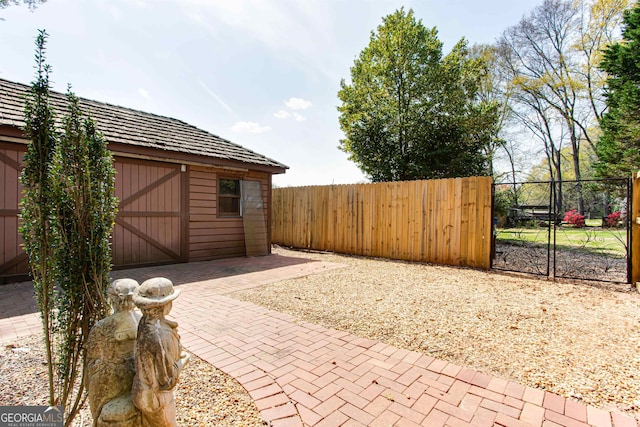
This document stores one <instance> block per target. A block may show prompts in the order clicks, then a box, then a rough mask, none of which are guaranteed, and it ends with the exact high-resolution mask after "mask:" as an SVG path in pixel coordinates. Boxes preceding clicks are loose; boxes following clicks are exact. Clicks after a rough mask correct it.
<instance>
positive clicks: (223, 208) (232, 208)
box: [218, 179, 241, 216]
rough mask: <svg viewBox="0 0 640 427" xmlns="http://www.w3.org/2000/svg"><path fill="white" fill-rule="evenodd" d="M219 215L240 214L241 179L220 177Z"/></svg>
mask: <svg viewBox="0 0 640 427" xmlns="http://www.w3.org/2000/svg"><path fill="white" fill-rule="evenodd" d="M218 215H220V216H240V215H241V213H240V180H239V179H220V180H219V189H218Z"/></svg>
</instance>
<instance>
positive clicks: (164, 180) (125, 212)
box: [113, 159, 185, 266]
mask: <svg viewBox="0 0 640 427" xmlns="http://www.w3.org/2000/svg"><path fill="white" fill-rule="evenodd" d="M115 166H116V171H117V175H116V195H117V196H118V199H119V200H120V206H119V211H118V216H117V218H116V226H115V228H114V232H113V261H114V264H115V265H116V266H133V265H144V264H161V263H175V262H180V261H184V260H185V254H184V252H185V250H184V245H183V241H182V239H183V238H184V233H183V232H182V230H183V221H184V219H183V215H182V213H183V205H182V199H183V195H182V172H181V166H180V165H174V164H166V163H159V162H142V161H133V160H128V159H118V160H117V161H116V165H115Z"/></svg>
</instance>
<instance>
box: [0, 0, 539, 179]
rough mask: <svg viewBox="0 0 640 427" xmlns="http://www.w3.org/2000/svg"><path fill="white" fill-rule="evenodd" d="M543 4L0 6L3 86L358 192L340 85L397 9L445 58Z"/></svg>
mask: <svg viewBox="0 0 640 427" xmlns="http://www.w3.org/2000/svg"><path fill="white" fill-rule="evenodd" d="M541 2H542V0H485V1H478V0H420V1H395V0H48V1H47V2H46V3H44V4H42V5H40V6H39V7H38V8H36V9H35V10H34V11H29V10H28V8H27V7H26V6H24V5H20V6H10V7H8V8H6V9H3V10H0V18H2V19H3V20H1V21H0V78H3V79H6V80H11V81H15V82H20V83H25V84H28V83H29V82H31V81H32V80H33V78H34V68H33V67H34V64H35V62H34V51H35V45H34V41H35V38H36V36H37V33H38V29H46V31H47V32H48V34H49V39H48V43H47V54H46V55H47V62H48V63H49V64H50V65H51V68H52V74H51V81H52V87H53V89H54V90H56V91H59V92H65V91H66V88H67V84H71V85H72V88H73V90H74V92H75V93H76V95H78V96H80V97H83V98H89V99H93V100H97V101H101V102H107V103H110V104H115V105H120V106H123V107H128V108H133V109H137V110H142V111H146V112H150V113H154V114H159V115H162V116H167V117H173V118H176V119H180V120H182V121H185V122H187V123H189V124H191V125H194V126H197V127H198V128H201V129H204V130H206V131H208V132H210V133H213V134H215V135H219V136H221V137H223V138H226V139H228V140H230V141H232V142H235V143H237V144H240V145H242V146H244V147H246V148H249V149H251V150H253V151H256V152H258V153H260V154H263V155H265V156H267V157H270V158H272V159H274V160H277V161H279V162H281V163H284V164H285V165H287V166H288V167H289V169H288V170H287V172H286V174H282V175H275V176H274V178H273V183H274V185H275V186H279V187H287V186H300V185H328V184H351V183H360V182H367V179H366V177H365V176H364V175H363V174H362V172H361V171H360V170H359V169H358V168H357V166H356V165H355V164H354V163H353V162H351V161H350V160H349V159H348V155H347V154H346V153H344V152H342V151H340V149H339V148H338V145H339V142H340V139H342V138H343V134H342V132H341V130H340V126H339V123H338V117H339V114H338V111H337V107H338V105H339V104H340V101H339V99H338V97H337V93H338V90H339V88H340V80H341V79H346V80H347V81H348V79H349V72H350V71H349V70H350V67H351V66H352V65H353V62H354V60H355V58H356V57H357V56H358V54H359V53H360V51H362V49H364V48H365V47H366V46H367V45H368V43H369V37H370V35H371V31H374V30H375V29H376V28H377V27H378V26H379V25H380V24H381V23H382V18H383V17H384V16H386V15H388V14H390V13H393V12H394V11H395V10H397V9H399V8H400V7H403V6H404V7H405V9H409V8H412V9H413V10H414V12H415V15H416V17H417V18H418V19H420V20H422V23H423V24H424V25H425V26H426V27H428V28H432V27H436V28H437V29H438V36H439V39H440V40H441V41H442V42H443V43H444V51H445V53H446V52H448V51H449V50H450V49H451V48H452V47H453V45H454V44H455V43H456V42H457V41H459V40H460V38H462V37H465V38H466V39H467V40H468V41H469V43H470V44H474V43H492V42H494V41H495V40H496V39H497V38H498V37H499V36H500V34H501V33H502V32H503V31H504V30H505V29H506V28H507V27H509V26H511V25H515V24H516V23H518V21H519V20H520V19H521V18H522V16H523V15H525V14H527V13H528V12H529V11H531V10H532V9H533V8H534V7H535V6H537V5H538V4H540V3H541Z"/></svg>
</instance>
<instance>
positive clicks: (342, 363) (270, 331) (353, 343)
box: [0, 255, 638, 427]
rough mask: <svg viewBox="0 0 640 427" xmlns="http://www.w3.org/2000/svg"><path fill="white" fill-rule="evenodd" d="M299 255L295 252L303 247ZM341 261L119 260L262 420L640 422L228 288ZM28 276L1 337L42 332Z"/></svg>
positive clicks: (8, 288) (608, 426)
mask: <svg viewBox="0 0 640 427" xmlns="http://www.w3.org/2000/svg"><path fill="white" fill-rule="evenodd" d="M301 256H302V255H301ZM340 267H342V266H341V265H339V264H333V263H325V262H318V261H311V260H308V259H304V258H297V257H285V256H280V255H271V256H268V257H261V258H250V259H246V258H239V259H231V260H221V261H212V262H205V263H193V264H182V265H174V266H164V267H153V268H144V269H135V270H126V271H116V272H114V273H113V275H112V276H113V277H114V278H116V277H131V278H134V279H136V280H138V281H139V282H142V281H143V280H145V279H146V278H149V277H153V276H165V277H168V278H170V279H171V280H172V281H173V282H174V284H176V285H177V286H178V287H179V288H180V289H181V290H182V295H181V296H180V298H178V299H177V300H176V301H175V302H174V309H173V312H172V314H173V316H174V318H176V319H177V320H178V321H179V323H180V326H179V330H180V333H181V336H182V341H183V344H184V345H185V347H186V348H187V349H188V350H189V351H191V352H192V353H194V354H196V355H198V356H199V357H201V358H202V359H204V360H206V361H207V362H209V363H211V364H212V365H214V366H215V367H217V368H218V369H220V370H222V371H224V372H226V373H227V374H229V375H231V376H233V377H234V378H236V379H237V380H238V381H239V382H240V383H241V384H242V385H243V386H244V387H245V388H246V389H247V391H248V392H249V394H250V395H251V397H252V398H253V399H254V401H255V403H256V405H257V406H258V409H259V410H260V412H261V414H262V416H263V418H264V419H265V420H266V421H269V422H270V423H271V425H272V426H301V425H309V426H363V425H364V426H391V425H393V426H416V425H423V426H434V427H436V426H450V427H456V426H478V427H482V426H508V427H512V426H513V427H526V426H535V427H557V426H566V427H573V426H595V427H631V426H633V427H638V423H637V421H636V420H634V419H633V418H631V417H629V416H626V415H623V414H619V413H616V412H609V411H605V410H601V409H598V408H594V407H591V406H586V405H584V404H582V403H579V402H576V401H573V400H568V399H565V398H564V397H561V396H558V395H555V394H552V393H549V392H545V391H543V390H539V389H534V388H531V387H527V386H523V385H521V384H518V383H515V382H512V381H508V380H505V379H501V378H497V377H492V376H490V375H487V374H484V373H481V372H478V371H475V370H473V369H469V368H466V367H462V366H458V365H455V364H452V363H448V362H445V361H442V360H439V359H434V358H432V357H429V356H426V355H424V354H422V353H418V352H413V351H409V350H403V349H399V348H396V347H393V346H389V345H386V344H383V343H380V342H376V341H371V340H367V339H362V338H358V337H356V336H354V335H351V334H349V333H346V332H340V331H337V330H332V329H327V328H324V327H321V326H318V325H314V324H311V323H308V322H303V321H300V320H298V319H296V318H294V317H292V316H289V315H286V314H282V313H278V312H275V311H272V310H268V309H266V308H263V307H260V306H257V305H254V304H250V303H246V302H242V301H238V300H235V299H232V298H230V297H229V296H228V294H229V293H231V292H234V291H236V290H240V289H247V288H251V287H256V286H261V285H264V284H267V283H272V282H277V281H280V280H284V279H288V278H294V277H300V276H304V275H308V274H315V273H319V272H322V271H326V270H328V269H332V268H340ZM35 311H36V309H35V304H34V302H33V297H32V290H31V287H30V284H28V283H26V284H18V285H5V286H2V287H0V343H7V342H9V341H11V340H12V339H15V338H16V337H20V336H24V335H29V334H33V333H37V332H39V331H40V321H39V319H38V316H37V315H36V314H35Z"/></svg>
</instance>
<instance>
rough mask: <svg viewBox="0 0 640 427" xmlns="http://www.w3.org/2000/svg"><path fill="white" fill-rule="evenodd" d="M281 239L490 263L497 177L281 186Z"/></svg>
mask: <svg viewBox="0 0 640 427" xmlns="http://www.w3.org/2000/svg"><path fill="white" fill-rule="evenodd" d="M272 201H273V216H272V218H273V220H272V241H273V243H276V244H280V245H285V246H292V247H297V248H308V249H315V250H327V251H334V252H339V253H347V254H357V255H365V256H376V257H384V258H393V259H403V260H410V261H421V262H433V263H438V264H447V265H462V266H470V267H477V268H484V269H489V268H490V257H491V233H492V230H491V225H492V221H491V202H492V195H491V178H490V177H471V178H456V179H440V180H428V181H405V182H383V183H374V184H355V185H330V186H313V187H291V188H276V189H274V190H273V198H272Z"/></svg>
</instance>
